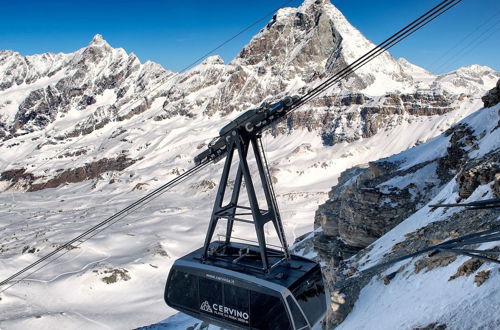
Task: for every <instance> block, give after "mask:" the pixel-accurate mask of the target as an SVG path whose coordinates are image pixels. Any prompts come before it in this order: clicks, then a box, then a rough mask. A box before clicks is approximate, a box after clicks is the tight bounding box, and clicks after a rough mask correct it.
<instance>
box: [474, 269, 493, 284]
mask: <svg viewBox="0 0 500 330" xmlns="http://www.w3.org/2000/svg"><path fill="white" fill-rule="evenodd" d="M490 273H491V270H489V269H485V270H482V271H480V272H478V273H477V274H476V276H474V283H476V285H477V286H481V285H483V283H484V282H486V280H487V279H489V278H490Z"/></svg>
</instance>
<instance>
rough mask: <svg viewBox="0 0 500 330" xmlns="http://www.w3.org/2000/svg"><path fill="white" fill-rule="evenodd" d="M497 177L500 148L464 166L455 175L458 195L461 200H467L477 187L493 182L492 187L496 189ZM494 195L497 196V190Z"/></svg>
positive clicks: (499, 168)
mask: <svg viewBox="0 0 500 330" xmlns="http://www.w3.org/2000/svg"><path fill="white" fill-rule="evenodd" d="M499 175H500V148H499V149H496V150H493V151H491V152H489V153H488V154H486V155H484V156H483V157H481V158H478V159H474V160H472V161H469V162H467V163H466V164H465V166H464V167H463V169H462V170H461V171H460V173H459V174H458V175H457V182H458V184H459V192H458V194H459V196H460V197H461V198H468V197H469V196H470V195H471V194H472V193H473V192H474V190H476V188H477V187H479V186H480V185H483V184H486V183H489V182H492V181H495V182H494V185H496V186H497V187H498V180H499ZM495 194H496V195H498V191H497V189H495Z"/></svg>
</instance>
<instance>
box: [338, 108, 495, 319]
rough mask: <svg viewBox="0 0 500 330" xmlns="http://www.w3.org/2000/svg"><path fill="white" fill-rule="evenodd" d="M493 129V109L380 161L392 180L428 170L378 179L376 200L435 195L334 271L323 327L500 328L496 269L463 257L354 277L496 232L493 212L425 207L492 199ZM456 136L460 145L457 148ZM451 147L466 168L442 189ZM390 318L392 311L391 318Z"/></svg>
mask: <svg viewBox="0 0 500 330" xmlns="http://www.w3.org/2000/svg"><path fill="white" fill-rule="evenodd" d="M499 123H500V104H497V105H496V106H493V107H490V108H484V109H481V110H479V111H477V112H475V113H473V114H471V115H470V116H468V117H467V118H466V119H464V120H463V121H461V122H460V123H459V124H458V125H457V126H455V129H454V131H453V133H452V132H451V131H450V132H449V134H443V135H440V136H438V137H436V138H435V139H433V140H431V141H429V142H428V143H425V144H421V145H419V146H417V147H414V148H412V149H410V150H407V151H405V152H402V153H400V154H398V155H395V156H392V157H389V158H386V159H383V160H381V161H383V162H390V163H392V164H397V168H395V169H394V170H393V172H394V173H398V171H405V170H408V169H410V168H415V165H417V164H430V165H427V166H424V167H420V168H419V169H418V170H414V171H412V172H410V173H409V174H406V175H399V176H398V175H396V176H391V177H390V179H388V180H387V179H386V180H383V179H382V180H383V182H382V183H379V185H378V186H377V188H378V189H380V191H381V192H382V193H387V192H389V191H394V190H395V189H396V190H400V191H402V189H403V187H409V186H411V187H413V188H412V189H415V190H419V189H420V190H421V188H419V187H418V186H419V185H426V184H429V183H430V184H431V186H433V187H434V188H439V189H433V190H432V191H431V195H432V197H431V198H430V199H427V201H426V202H425V203H424V205H421V206H420V207H419V208H418V210H417V211H416V212H415V213H413V214H412V215H410V216H409V217H408V218H406V219H405V220H403V221H402V222H401V223H400V224H398V225H396V226H393V228H392V229H391V230H390V231H388V232H387V233H386V234H385V235H383V236H382V237H380V238H379V239H377V240H376V241H375V242H373V243H372V244H371V245H369V246H367V247H366V248H365V249H363V250H361V252H359V253H358V254H356V255H354V256H353V257H351V258H350V259H348V260H344V261H341V262H340V266H339V267H338V268H337V269H335V271H334V273H335V274H336V275H334V276H333V278H334V280H333V283H335V282H338V283H341V284H338V285H337V291H336V292H334V294H333V298H332V301H333V302H334V308H333V309H332V311H333V312H332V314H331V315H330V317H329V326H337V325H338V327H336V329H415V328H426V327H427V328H426V329H444V328H447V329H496V328H498V327H499V326H500V316H499V314H498V306H500V286H499V285H498V283H499V281H498V280H499V279H500V269H499V268H498V265H496V264H493V263H483V262H481V261H479V260H477V259H473V258H470V257H467V256H463V255H458V256H457V255H454V254H451V255H450V254H446V253H441V254H437V255H434V256H431V255H430V254H423V255H420V256H417V257H414V258H412V259H408V260H405V261H401V262H398V263H396V264H394V265H391V266H389V267H385V268H384V269H382V270H379V271H377V272H376V273H375V274H366V273H365V274H360V273H356V270H364V269H367V268H368V267H371V266H374V265H376V264H379V263H382V262H383V261H387V260H391V259H392V258H395V257H397V256H401V255H405V254H408V253H412V252H415V251H418V250H420V249H423V248H424V247H426V246H430V245H434V244H437V243H440V242H442V241H444V240H446V239H451V238H456V237H458V236H462V235H465V234H469V233H474V232H479V231H482V230H487V229H493V228H498V220H500V213H499V211H498V209H496V210H495V209H491V210H482V211H471V210H465V209H464V208H443V209H435V208H432V207H430V205H433V204H439V203H444V204H447V203H456V202H458V201H460V202H463V203H467V202H472V201H477V200H484V199H489V198H498V197H499V195H500V191H499V189H498V185H499V179H500V178H499V175H500V142H499V141H500V130H499V129H498V127H499ZM450 133H451V134H450ZM464 133H465V134H464ZM458 136H461V137H460V139H458V140H457V139H456V137H458ZM471 141H472V143H470V142H471ZM456 146H460V148H461V149H462V150H463V152H464V154H463V155H462V156H460V157H461V158H462V159H464V161H465V163H463V164H462V165H459V168H462V169H459V170H458V171H457V172H455V175H452V177H451V178H450V179H449V181H446V182H441V183H440V182H439V181H440V180H439V178H438V177H439V175H440V174H439V173H437V172H438V171H436V165H437V166H440V165H439V164H440V162H442V161H440V159H441V160H442V159H446V157H448V156H447V154H448V155H449V154H450V150H455V149H452V148H453V147H456ZM457 157H458V156H457ZM436 161H437V162H436ZM432 164H434V166H432ZM381 178H383V176H382V177H381ZM471 180H472V181H471ZM470 184H472V187H471V186H469V185H470ZM402 198H404V197H402ZM415 198H417V197H415ZM372 207H374V208H377V207H378V206H376V205H373V206H372ZM379 212H383V211H379ZM376 220H377V219H373V218H372V219H365V222H366V225H367V226H370V225H371V224H370V222H373V221H376ZM499 246H500V243H499V242H490V243H482V244H477V245H475V246H474V247H473V248H475V249H480V250H484V249H491V248H495V247H497V248H498V247H499ZM353 274H354V275H353ZM342 281H344V282H342ZM351 308H352V310H351ZM389 311H394V313H391V315H390V317H388V315H387V313H388V312H389ZM396 311H397V312H396ZM344 318H345V319H344ZM367 320H369V322H367Z"/></svg>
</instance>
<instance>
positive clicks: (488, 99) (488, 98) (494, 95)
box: [482, 79, 500, 108]
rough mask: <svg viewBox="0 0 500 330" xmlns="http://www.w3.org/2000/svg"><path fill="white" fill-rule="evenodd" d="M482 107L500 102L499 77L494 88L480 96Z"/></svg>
mask: <svg viewBox="0 0 500 330" xmlns="http://www.w3.org/2000/svg"><path fill="white" fill-rule="evenodd" d="M482 100H483V103H484V107H485V108H489V107H492V106H494V105H497V104H498V103H500V79H499V80H498V82H497V85H496V87H495V88H493V89H492V90H490V91H489V92H488V93H487V94H486V95H485V96H483V97H482Z"/></svg>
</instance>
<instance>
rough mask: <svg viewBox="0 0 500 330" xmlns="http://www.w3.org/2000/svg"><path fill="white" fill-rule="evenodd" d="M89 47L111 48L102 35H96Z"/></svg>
mask: <svg viewBox="0 0 500 330" xmlns="http://www.w3.org/2000/svg"><path fill="white" fill-rule="evenodd" d="M88 47H111V46H110V45H109V44H108V42H107V41H106V40H104V38H103V36H102V35H100V34H96V35H95V36H94V37H93V38H92V41H90V43H89V44H88Z"/></svg>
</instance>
